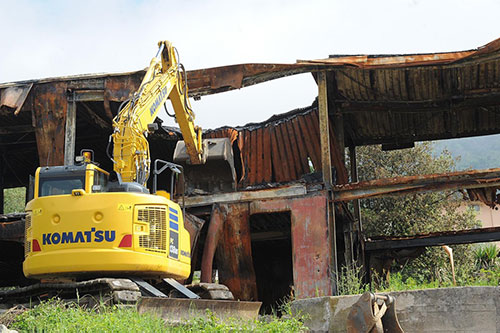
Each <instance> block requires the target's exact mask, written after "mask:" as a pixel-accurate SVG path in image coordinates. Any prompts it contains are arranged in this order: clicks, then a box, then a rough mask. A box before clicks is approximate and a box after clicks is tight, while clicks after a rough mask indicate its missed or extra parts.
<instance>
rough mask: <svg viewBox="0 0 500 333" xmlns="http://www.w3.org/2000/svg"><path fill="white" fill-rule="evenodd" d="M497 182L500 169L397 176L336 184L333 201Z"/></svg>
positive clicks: (464, 187)
mask: <svg viewBox="0 0 500 333" xmlns="http://www.w3.org/2000/svg"><path fill="white" fill-rule="evenodd" d="M497 186H500V169H489V170H473V171H463V172H452V173H446V174H433V175H423V176H409V177H396V178H386V179H377V180H372V181H366V182H360V183H352V184H347V185H338V186H335V187H334V188H333V197H334V199H333V201H336V202H338V201H351V200H355V199H366V198H374V197H379V196H384V195H392V196H398V195H408V194H412V193H420V192H437V191H445V190H457V189H470V188H483V187H497Z"/></svg>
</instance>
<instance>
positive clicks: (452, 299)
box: [292, 287, 500, 332]
mask: <svg viewBox="0 0 500 333" xmlns="http://www.w3.org/2000/svg"><path fill="white" fill-rule="evenodd" d="M387 294H390V295H392V296H394V297H395V298H396V312H397V314H398V318H399V322H400V324H401V326H402V328H403V330H404V331H405V332H500V287H459V288H440V289H425V290H410V291H402V292H391V293H387ZM359 296H360V295H354V296H327V297H317V298H309V299H301V300H296V301H294V302H292V311H293V312H294V313H300V314H302V315H305V316H306V317H307V319H306V321H305V325H306V326H307V327H309V328H310V329H311V330H312V331H313V332H346V331H347V330H346V322H347V315H348V314H349V311H350V308H351V306H352V305H353V304H354V303H355V302H356V301H357V300H358V298H359Z"/></svg>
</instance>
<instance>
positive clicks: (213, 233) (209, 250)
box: [200, 205, 226, 283]
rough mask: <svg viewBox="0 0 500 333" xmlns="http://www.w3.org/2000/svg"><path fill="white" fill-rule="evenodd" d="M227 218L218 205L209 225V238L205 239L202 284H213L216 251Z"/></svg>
mask: <svg viewBox="0 0 500 333" xmlns="http://www.w3.org/2000/svg"><path fill="white" fill-rule="evenodd" d="M225 219H226V216H224V214H223V213H222V212H221V209H220V208H219V206H218V205H214V206H213V208H212V214H211V215H210V224H209V225H208V231H207V238H206V239H205V247H204V248H203V256H202V258H201V277H200V282H208V283H212V282H213V281H212V267H213V261H214V257H215V250H216V249H217V245H218V244H219V240H220V237H221V235H222V232H223V228H224V221H225Z"/></svg>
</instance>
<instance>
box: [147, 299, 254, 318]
mask: <svg viewBox="0 0 500 333" xmlns="http://www.w3.org/2000/svg"><path fill="white" fill-rule="evenodd" d="M261 304H262V303H261V302H243V301H221V300H211V299H186V298H165V297H142V298H141V299H140V300H139V303H137V310H138V312H139V313H145V312H147V313H152V314H154V315H156V316H159V317H161V318H163V319H164V320H166V321H168V322H170V323H180V322H182V321H185V320H189V319H193V318H199V317H206V316H207V314H208V313H212V314H214V315H216V316H217V318H219V319H223V320H224V319H229V318H240V319H243V320H251V319H257V316H258V315H259V309H260V306H261ZM207 310H209V311H207Z"/></svg>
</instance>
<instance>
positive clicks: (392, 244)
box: [365, 227, 500, 251]
mask: <svg viewBox="0 0 500 333" xmlns="http://www.w3.org/2000/svg"><path fill="white" fill-rule="evenodd" d="M499 240H500V227H493V228H479V229H472V230H460V231H450V232H442V233H433V234H429V235H416V236H408V237H391V238H386V239H376V240H368V241H366V243H365V249H366V251H381V250H394V249H407V248H415V247H426V246H441V245H452V244H472V243H483V242H494V241H499Z"/></svg>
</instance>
